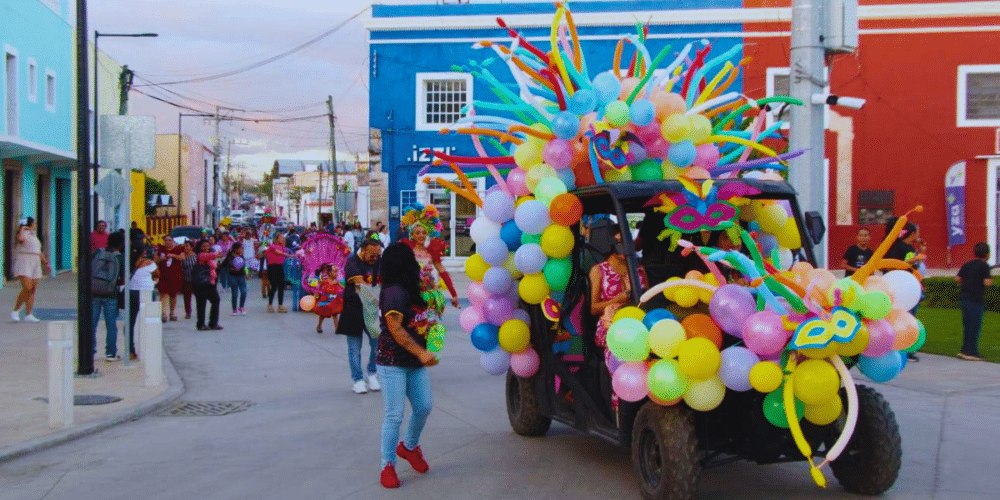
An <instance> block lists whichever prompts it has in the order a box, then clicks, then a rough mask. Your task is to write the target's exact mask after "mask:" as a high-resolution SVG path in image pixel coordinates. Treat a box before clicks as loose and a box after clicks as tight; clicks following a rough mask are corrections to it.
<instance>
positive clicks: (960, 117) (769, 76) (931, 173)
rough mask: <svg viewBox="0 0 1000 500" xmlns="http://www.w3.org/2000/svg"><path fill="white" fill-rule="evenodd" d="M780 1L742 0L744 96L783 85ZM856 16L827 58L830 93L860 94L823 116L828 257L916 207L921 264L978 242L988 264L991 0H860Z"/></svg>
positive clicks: (997, 67) (994, 123) (999, 164)
mask: <svg viewBox="0 0 1000 500" xmlns="http://www.w3.org/2000/svg"><path fill="white" fill-rule="evenodd" d="M789 5H790V2H789V1H788V0H746V1H745V7H746V9H744V12H745V13H747V14H746V15H747V18H746V19H747V20H748V21H749V22H746V21H745V23H744V29H745V31H746V34H745V37H746V38H745V43H746V48H745V49H744V52H745V56H746V57H751V58H752V61H751V62H750V63H749V64H748V66H747V71H746V75H745V80H744V87H745V92H746V93H747V94H748V95H750V96H754V97H759V96H762V95H764V94H765V93H768V94H772V93H773V94H782V93H787V86H788V74H789V71H788V61H789V29H790V25H789V20H790V10H789V9H788V8H787V7H789ZM761 9H763V10H761ZM858 18H859V22H860V42H859V44H858V48H857V50H856V51H855V52H854V53H852V54H842V55H833V56H831V57H829V58H828V69H829V82H830V92H831V93H833V94H837V95H843V96H854V97H861V98H864V99H866V100H867V104H866V105H865V107H864V108H863V109H861V110H852V109H846V108H843V107H838V106H834V107H831V108H830V109H829V111H828V115H827V119H826V122H827V130H826V145H827V146H826V157H827V159H828V168H829V174H828V179H829V184H828V200H827V204H826V208H827V210H826V220H827V225H828V227H829V232H828V234H829V237H828V239H827V241H828V245H829V246H828V250H827V251H828V255H829V256H830V258H829V264H830V265H831V267H837V266H839V261H840V258H839V256H840V255H842V254H843V251H844V249H845V248H847V246H849V245H850V244H852V243H853V241H854V235H855V233H856V231H857V230H858V228H859V227H870V228H871V229H872V235H873V237H874V239H880V238H881V237H882V235H883V234H884V230H883V227H884V226H883V224H884V223H881V222H880V221H884V219H885V218H886V217H888V216H890V215H902V214H903V213H905V212H907V211H908V210H910V209H911V208H912V207H914V206H916V205H923V206H924V212H923V213H921V214H917V215H916V216H914V217H912V220H913V221H914V222H916V223H917V224H918V225H919V226H920V231H921V236H922V237H923V238H924V240H926V242H927V244H928V252H927V253H928V261H927V264H928V266H929V267H932V268H944V267H949V266H950V267H956V266H959V265H961V264H962V263H963V262H965V261H966V260H968V259H970V258H972V247H973V245H974V244H975V243H976V242H979V241H987V242H989V243H990V245H991V247H992V248H993V250H994V252H993V254H994V256H993V263H996V262H997V260H996V254H997V251H996V248H997V233H998V227H997V220H998V214H997V195H998V189H997V178H998V176H997V171H998V169H1000V150H998V147H1000V146H998V141H1000V137H998V136H1000V2H966V1H938V2H931V1H918V0H910V2H907V3H903V2H898V1H891V0H862V5H860V6H859V7H858ZM960 162H964V164H965V168H966V190H965V199H966V203H965V230H966V239H965V241H966V242H965V244H962V245H957V246H955V247H954V248H951V249H950V251H949V248H948V233H949V224H948V214H947V210H946V206H945V187H944V185H945V172H946V171H948V169H949V168H950V167H951V166H952V165H954V164H956V163H960Z"/></svg>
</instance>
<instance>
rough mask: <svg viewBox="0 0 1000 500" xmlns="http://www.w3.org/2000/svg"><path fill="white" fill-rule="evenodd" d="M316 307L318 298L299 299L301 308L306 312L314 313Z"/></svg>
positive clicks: (306, 297) (305, 296)
mask: <svg viewBox="0 0 1000 500" xmlns="http://www.w3.org/2000/svg"><path fill="white" fill-rule="evenodd" d="M315 306H316V297H313V296H312V295H303V296H302V298H301V299H299V308H300V309H302V310H303V311H305V312H309V311H312V310H313V307H315Z"/></svg>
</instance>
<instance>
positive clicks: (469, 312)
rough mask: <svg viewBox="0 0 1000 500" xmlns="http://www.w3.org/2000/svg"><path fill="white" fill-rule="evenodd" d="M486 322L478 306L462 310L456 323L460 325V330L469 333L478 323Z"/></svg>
mask: <svg viewBox="0 0 1000 500" xmlns="http://www.w3.org/2000/svg"><path fill="white" fill-rule="evenodd" d="M485 322H486V320H485V319H483V312H482V311H481V310H480V309H479V307H478V306H470V307H466V308H465V309H462V313H461V314H459V315H458V323H459V324H460V325H462V329H463V330H465V331H467V332H471V331H472V329H473V328H475V327H476V325H478V324H480V323H485Z"/></svg>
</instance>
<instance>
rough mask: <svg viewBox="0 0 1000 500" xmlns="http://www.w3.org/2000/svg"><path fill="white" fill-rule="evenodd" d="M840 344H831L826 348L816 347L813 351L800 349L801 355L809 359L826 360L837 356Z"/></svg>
mask: <svg viewBox="0 0 1000 500" xmlns="http://www.w3.org/2000/svg"><path fill="white" fill-rule="evenodd" d="M838 347H839V346H838V344H837V343H836V342H830V343H829V344H828V345H827V346H826V347H815V348H812V349H799V353H800V354H802V355H803V356H805V357H807V358H812V359H826V358H829V357H830V356H835V355H836V354H837V348H838Z"/></svg>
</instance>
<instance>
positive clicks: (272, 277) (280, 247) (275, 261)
mask: <svg viewBox="0 0 1000 500" xmlns="http://www.w3.org/2000/svg"><path fill="white" fill-rule="evenodd" d="M288 257H292V254H290V253H288V251H287V250H285V237H284V236H282V235H281V234H278V235H276V236H275V237H274V241H272V242H271V244H270V245H268V246H267V248H266V249H265V250H264V260H266V261H267V281H268V285H269V286H270V287H271V291H270V292H268V294H267V312H269V313H273V312H274V294H275V293H277V294H278V312H280V313H283V312H288V309H285V305H284V304H285V259H287V258H288Z"/></svg>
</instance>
